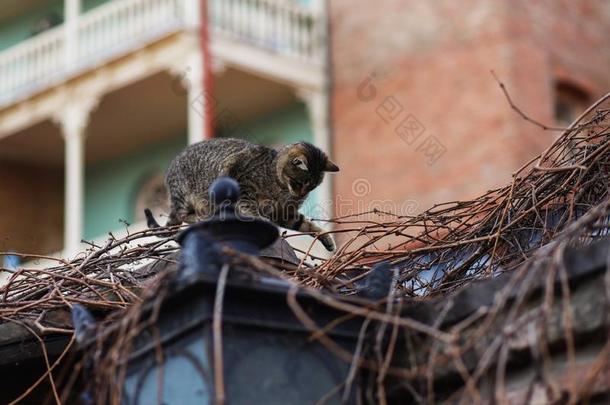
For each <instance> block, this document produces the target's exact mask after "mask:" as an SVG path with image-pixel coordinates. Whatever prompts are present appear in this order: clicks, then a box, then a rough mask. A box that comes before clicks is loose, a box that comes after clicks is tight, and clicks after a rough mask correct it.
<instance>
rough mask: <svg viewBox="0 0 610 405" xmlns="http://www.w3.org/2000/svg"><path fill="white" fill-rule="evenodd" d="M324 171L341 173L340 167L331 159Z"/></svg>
mask: <svg viewBox="0 0 610 405" xmlns="http://www.w3.org/2000/svg"><path fill="white" fill-rule="evenodd" d="M324 171H325V172H338V171H339V166H337V165H336V164H334V163H333V162H332V161H331V160H330V159H328V160H327V161H326V166H324Z"/></svg>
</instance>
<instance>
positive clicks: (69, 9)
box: [64, 0, 81, 68]
mask: <svg viewBox="0 0 610 405" xmlns="http://www.w3.org/2000/svg"><path fill="white" fill-rule="evenodd" d="M80 12H81V0H64V31H65V42H64V43H65V46H66V54H65V55H66V66H67V67H68V68H73V67H74V64H75V63H76V61H77V59H78V16H79V15H80Z"/></svg>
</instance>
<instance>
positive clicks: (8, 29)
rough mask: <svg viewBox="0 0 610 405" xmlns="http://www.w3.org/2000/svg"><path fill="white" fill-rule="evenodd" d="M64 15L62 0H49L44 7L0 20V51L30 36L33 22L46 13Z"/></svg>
mask: <svg viewBox="0 0 610 405" xmlns="http://www.w3.org/2000/svg"><path fill="white" fill-rule="evenodd" d="M50 13H55V14H57V15H59V16H61V17H62V19H63V15H64V2H63V0H49V1H48V2H47V4H46V5H45V6H44V7H41V8H37V9H35V10H31V11H29V12H27V13H25V14H23V15H20V16H18V17H15V18H13V19H11V20H8V21H0V51H2V50H4V49H6V48H9V47H11V46H13V45H15V44H17V43H19V42H21V41H24V40H26V39H28V38H31V37H32V34H31V30H32V28H33V27H34V24H36V22H37V21H38V19H40V18H41V17H44V16H45V15H47V14H50Z"/></svg>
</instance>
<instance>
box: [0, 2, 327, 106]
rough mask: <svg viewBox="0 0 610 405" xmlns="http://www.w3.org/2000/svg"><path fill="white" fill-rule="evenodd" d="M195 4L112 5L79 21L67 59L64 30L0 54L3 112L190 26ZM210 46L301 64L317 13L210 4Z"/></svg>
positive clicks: (309, 56)
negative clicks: (237, 46)
mask: <svg viewBox="0 0 610 405" xmlns="http://www.w3.org/2000/svg"><path fill="white" fill-rule="evenodd" d="M190 1H195V0H114V1H110V2H108V3H106V4H103V5H101V6H99V7H97V8H95V9H93V10H91V11H89V12H86V13H84V14H82V15H81V16H80V17H79V18H78V21H77V25H76V27H77V28H76V36H77V38H78V41H77V42H76V43H77V44H78V46H77V47H76V49H75V50H72V52H71V54H72V55H73V58H72V59H69V58H68V56H67V55H68V49H67V47H68V46H69V44H67V43H66V42H67V41H66V38H67V35H66V30H65V28H64V26H63V25H60V26H57V27H55V28H53V29H51V30H49V31H46V32H43V33H42V34H39V35H37V36H36V37H33V38H31V39H28V40H25V41H23V42H21V43H19V44H17V45H15V46H13V47H12V48H9V49H7V50H5V51H3V52H0V106H3V105H4V106H5V105H7V104H10V103H11V102H14V101H16V100H18V99H21V98H23V97H27V96H28V95H30V94H31V93H34V92H37V91H41V90H44V89H45V88H46V87H49V86H51V85H52V84H53V83H55V82H56V81H60V80H63V79H65V78H66V77H67V76H68V75H70V74H71V73H73V72H78V71H83V70H86V69H89V68H91V67H92V66H94V65H95V64H97V63H101V62H104V61H107V60H110V59H112V58H113V57H116V56H118V55H120V54H122V53H126V52H129V51H131V50H135V49H138V48H141V47H142V46H144V45H146V44H147V43H150V42H152V41H154V40H156V39H158V38H160V37H162V36H164V35H167V34H169V33H171V32H175V31H179V30H181V29H184V28H185V27H187V24H188V23H189V21H192V16H189V15H187V14H188V13H189V12H190V11H189V10H190V9H189V8H188V7H187V3H188V2H190ZM208 4H209V13H208V14H209V19H210V23H211V26H212V30H211V31H212V40H214V38H222V39H227V40H232V41H239V42H240V43H243V44H246V45H250V46H254V47H257V48H259V49H263V50H265V51H270V52H273V53H277V54H281V55H284V56H286V57H289V58H296V59H299V60H313V59H315V58H316V57H317V56H318V45H319V42H320V41H319V39H318V38H319V37H318V32H319V31H318V24H317V23H316V22H317V21H318V19H317V18H315V13H314V11H313V10H312V9H311V8H309V7H304V6H300V5H298V4H297V3H296V1H294V0H292V1H291V0H209V2H208Z"/></svg>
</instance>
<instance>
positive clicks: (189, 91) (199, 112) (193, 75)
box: [186, 52, 211, 145]
mask: <svg viewBox="0 0 610 405" xmlns="http://www.w3.org/2000/svg"><path fill="white" fill-rule="evenodd" d="M201 58H202V57H201V52H193V54H192V55H191V56H190V57H189V58H188V71H187V83H186V97H187V109H188V112H187V119H188V143H189V145H191V144H193V143H196V142H200V141H203V140H204V139H207V138H209V137H210V136H211V134H208V133H206V132H207V131H206V125H205V122H206V120H207V115H208V112H209V111H208V103H209V99H210V96H209V95H208V94H206V93H205V91H204V88H203V87H204V86H203V66H202V63H201V60H202V59H201Z"/></svg>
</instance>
